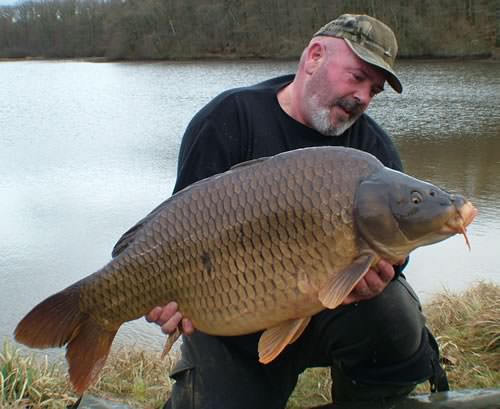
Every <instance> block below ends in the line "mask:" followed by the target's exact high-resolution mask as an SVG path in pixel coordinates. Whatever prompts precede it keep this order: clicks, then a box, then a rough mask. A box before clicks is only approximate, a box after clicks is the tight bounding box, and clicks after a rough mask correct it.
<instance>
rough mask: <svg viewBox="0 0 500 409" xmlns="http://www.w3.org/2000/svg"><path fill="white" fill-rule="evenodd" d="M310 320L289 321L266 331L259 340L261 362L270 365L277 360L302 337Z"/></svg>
mask: <svg viewBox="0 0 500 409" xmlns="http://www.w3.org/2000/svg"><path fill="white" fill-rule="evenodd" d="M310 320H311V317H305V318H299V319H296V320H289V321H285V322H283V323H282V324H280V325H278V326H276V327H273V328H269V329H267V330H266V331H264V333H263V334H262V335H261V337H260V339H259V361H260V362H261V363H263V364H268V363H269V362H271V361H272V360H273V359H274V358H276V357H277V356H278V355H279V354H280V352H281V351H283V349H285V347H286V346H287V345H288V344H291V343H292V342H294V341H296V340H297V338H298V337H300V335H301V334H302V332H304V330H305V329H306V327H307V324H309V321H310Z"/></svg>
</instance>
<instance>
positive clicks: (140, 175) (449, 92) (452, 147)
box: [0, 61, 500, 348]
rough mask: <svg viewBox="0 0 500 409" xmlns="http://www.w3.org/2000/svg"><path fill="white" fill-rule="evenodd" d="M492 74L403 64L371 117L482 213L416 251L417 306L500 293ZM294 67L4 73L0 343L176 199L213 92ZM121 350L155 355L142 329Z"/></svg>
mask: <svg viewBox="0 0 500 409" xmlns="http://www.w3.org/2000/svg"><path fill="white" fill-rule="evenodd" d="M498 68H499V65H498V64H494V63H491V62H449V61H448V62H422V61H421V62H402V63H401V64H400V65H399V70H400V72H401V77H402V81H403V84H404V87H405V89H404V93H403V94H402V95H398V94H396V93H394V92H392V91H391V90H390V89H388V90H387V91H386V92H385V93H383V94H382V95H381V96H379V97H377V99H376V101H374V103H373V106H372V108H370V113H371V115H372V116H373V117H375V118H376V119H377V120H378V121H379V122H380V124H382V125H383V126H384V128H385V129H386V130H387V131H388V132H389V133H390V134H391V135H392V136H393V137H394V139H395V141H396V143H397V145H398V147H399V149H400V152H401V156H402V158H403V161H404V164H405V167H406V170H407V171H408V172H409V173H411V174H413V175H415V176H417V177H420V178H425V179H429V180H431V181H433V182H435V183H437V184H439V185H441V186H442V187H444V188H446V189H447V190H450V191H455V192H461V193H464V194H466V195H467V196H469V197H470V198H471V200H473V202H474V203H475V204H476V205H477V207H478V208H479V210H480V215H479V217H478V219H477V222H476V223H474V224H473V225H472V227H471V228H470V230H469V238H470V241H471V244H472V251H471V252H469V251H467V249H466V247H465V244H464V240H463V238H462V237H454V238H452V239H450V240H447V241H445V242H443V243H440V244H437V245H433V246H430V247H427V248H423V249H419V250H417V251H416V252H415V253H414V256H413V257H412V262H411V264H410V265H409V267H408V268H407V271H406V273H407V276H408V278H409V280H410V282H411V283H412V284H413V285H414V287H415V289H416V290H417V292H418V293H419V294H420V295H421V297H422V298H423V299H424V300H425V299H428V297H429V296H430V295H431V294H433V293H435V292H437V291H440V290H441V289H443V288H447V289H450V290H454V291H459V290H463V289H465V288H467V287H468V286H469V285H471V283H473V282H475V281H477V280H480V279H486V280H491V281H495V282H500V267H499V266H498V263H497V262H496V257H497V254H498V250H499V247H500V237H499V233H500V205H499V203H500V200H499V199H500V142H499V140H500V77H499V76H498ZM294 69H295V63H291V62H262V61H260V62H251V61H245V62H230V63H227V62H209V63H207V62H196V63H89V62H75V61H72V62H69V61H59V62H55V61H50V62H44V61H26V62H19V61H18V62H2V63H0V94H1V98H0V175H1V176H2V177H1V178H0V210H1V211H2V215H3V217H2V221H1V222H0V224H1V229H0V311H1V313H0V336H2V337H11V334H12V331H13V329H14V327H15V325H16V323H17V322H18V321H19V319H20V318H21V317H22V316H23V315H24V314H25V313H26V312H27V311H28V310H29V309H30V308H31V307H33V306H34V304H35V303H37V302H39V301H40V300H42V299H43V298H45V297H47V296H48V295H50V294H52V293H54V292H55V291H57V290H59V289H62V288H64V287H65V286H67V285H69V284H71V283H73V282H74V281H76V280H78V279H80V278H82V277H84V276H86V275H88V274H89V273H91V272H93V271H95V270H96V269H98V268H99V267H101V266H102V265H103V264H104V263H106V262H107V261H108V260H109V257H110V252H111V249H112V247H113V245H114V243H115V242H116V240H117V239H118V238H119V237H120V235H121V234H122V233H123V232H124V231H125V230H126V229H127V228H128V227H130V226H131V225H133V224H134V223H135V222H136V221H138V220H139V219H140V218H142V217H143V216H144V215H145V214H146V213H147V212H149V211H150V210H151V209H152V208H153V207H155V206H156V205H157V204H158V203H160V202H161V201H163V200H164V199H165V198H167V197H168V196H169V195H170V193H171V190H172V187H173V184H174V179H175V172H176V156H177V151H178V148H179V143H180V138H181V135H182V133H183V131H184V129H185V127H186V125H187V123H188V121H189V119H190V118H191V117H192V115H193V114H194V113H195V112H196V111H197V110H198V109H199V108H201V107H202V106H203V105H204V104H205V103H206V102H208V101H209V100H210V99H211V98H212V97H213V96H215V95H216V94H217V93H219V92H221V91H223V90H224V89H227V88H229V87H235V86H241V85H246V84H252V83H255V82H258V81H260V80H264V79H266V78H269V77H271V76H275V75H281V74H284V73H289V72H292V71H294ZM118 339H119V341H120V342H122V343H139V344H141V345H149V346H151V347H153V348H161V344H162V342H163V340H162V338H161V337H160V336H159V330H158V329H157V328H156V327H154V326H153V325H148V324H146V323H144V321H143V320H138V321H136V322H134V323H132V324H128V325H127V326H126V329H124V330H122V331H120V333H119V336H118Z"/></svg>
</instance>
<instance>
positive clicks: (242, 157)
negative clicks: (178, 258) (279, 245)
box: [174, 75, 402, 359]
mask: <svg viewBox="0 0 500 409" xmlns="http://www.w3.org/2000/svg"><path fill="white" fill-rule="evenodd" d="M292 80H293V75H287V76H282V77H278V78H273V79H271V80H268V81H265V82H262V83H259V84H257V85H254V86H250V87H244V88H235V89H231V90H228V91H226V92H223V93H222V94H220V95H218V96H217V97H216V98H214V99H213V100H212V101H211V102H210V103H208V104H207V105H206V106H205V107H204V108H202V109H201V110H200V111H199V112H198V113H197V114H196V115H195V116H194V118H193V119H192V120H191V122H190V123H189V125H188V127H187V129H186V132H185V134H184V137H183V139H182V143H181V148H180V153H179V163H178V173H177V182H176V185H175V188H174V192H177V191H179V190H181V189H183V188H184V187H186V186H188V185H190V184H191V183H193V182H196V181H197V180H200V179H203V178H206V177H209V176H211V175H214V174H216V173H221V172H224V171H226V170H228V169H229V168H230V167H231V166H234V165H236V164H238V163H240V162H243V161H246V160H250V159H256V158H260V157H264V156H271V155H274V154H277V153H280V152H284V151H289V150H292V149H298V148H305V147H309V146H325V145H330V146H348V147H352V148H356V149H360V150H363V151H366V152H369V153H371V154H373V155H374V156H376V157H377V158H378V159H379V160H380V161H381V162H382V163H383V164H384V165H385V166H387V167H390V168H393V169H396V170H402V164H401V160H400V158H399V154H398V152H397V150H396V148H395V146H394V144H393V143H392V141H391V139H390V138H389V136H388V135H387V134H386V133H385V132H384V131H383V130H382V129H381V128H380V127H379V126H378V125H377V124H376V122H375V121H374V120H373V119H371V118H370V117H369V116H368V115H366V114H363V115H361V117H360V118H359V119H358V120H357V121H356V122H355V123H354V124H353V125H352V126H351V127H350V128H349V129H348V130H347V131H346V132H344V133H343V134H342V135H340V136H325V135H323V134H321V133H319V132H317V131H315V130H314V129H312V128H309V127H307V126H305V125H303V124H301V123H300V122H297V121H296V120H294V119H293V118H291V117H290V116H289V115H288V114H286V113H285V112H284V111H283V110H282V108H281V107H280V105H279V103H278V98H277V92H278V91H279V90H280V89H281V88H283V87H284V86H286V85H287V84H289V83H290V82H291V81H292ZM400 272H401V268H400V267H398V268H396V274H397V275H398V274H400ZM259 336H260V333H257V334H249V335H244V336H238V337H220V338H221V339H223V340H224V342H225V343H226V344H227V345H228V346H230V347H231V348H232V349H233V351H236V350H237V351H240V353H243V354H245V355H246V356H248V357H251V359H256V358H255V356H254V355H256V354H257V343H258V339H259Z"/></svg>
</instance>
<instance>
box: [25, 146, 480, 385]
mask: <svg viewBox="0 0 500 409" xmlns="http://www.w3.org/2000/svg"><path fill="white" fill-rule="evenodd" d="M476 212H477V211H476V209H475V208H474V207H473V206H472V205H471V204H470V202H468V201H467V200H466V199H465V198H463V197H462V196H459V195H450V194H448V193H446V192H444V191H442V190H441V189H439V188H437V187H435V186H433V185H432V184H429V183H426V182H423V181H420V180H418V179H415V178H412V177H410V176H407V175H405V174H403V173H400V172H396V171H394V170H391V169H388V168H386V167H384V166H383V165H382V163H381V162H379V161H378V160H377V159H376V158H375V157H373V156H372V155H370V154H367V153H364V152H361V151H358V150H354V149H349V148H334V147H321V148H306V149H300V150H295V151H291V152H287V153H282V154H279V155H276V156H273V157H269V158H264V159H258V160H255V161H250V162H247V163H244V164H241V165H237V166H235V167H233V168H232V169H231V170H229V171H227V172H225V173H223V174H220V175H216V176H212V177H209V178H207V179H204V180H202V181H200V182H197V183H195V184H193V185H191V186H189V187H187V188H186V189H184V190H182V191H181V192H179V193H177V194H175V195H173V196H172V197H171V198H169V199H168V200H166V201H165V202H164V203H163V204H161V205H160V206H159V207H157V208H156V209H155V210H154V211H153V212H152V213H151V214H150V215H148V216H147V217H146V218H144V219H143V220H141V221H140V222H139V223H138V224H137V225H136V226H134V227H133V228H132V229H130V230H129V231H128V232H127V233H125V235H124V236H123V237H122V238H121V239H120V240H119V242H118V243H117V244H116V246H115V248H114V251H113V258H112V260H111V261H110V262H109V263H108V264H107V265H105V266H104V267H103V268H102V269H100V270H99V271H97V272H96V273H94V274H92V275H90V276H88V277H86V278H84V279H82V280H80V281H78V282H76V283H75V284H73V285H71V286H69V287H68V288H66V289H64V290H62V291H60V292H59V293H57V294H55V295H52V296H51V297H49V298H47V299H46V300H45V301H42V302H41V303H40V304H39V305H37V306H36V307H35V308H34V309H33V310H32V311H31V312H30V313H28V314H27V315H26V317H24V318H23V320H22V321H21V322H20V323H19V324H18V326H17V328H16V330H15V337H16V340H17V341H19V342H21V343H23V344H26V345H28V346H31V347H38V348H44V347H54V346H62V345H65V344H66V345H67V353H66V357H67V360H68V363H69V374H70V380H71V382H72V383H73V385H74V387H75V389H76V391H77V392H83V391H84V390H85V389H86V388H87V387H88V386H89V384H90V383H91V382H92V381H93V380H94V379H95V377H96V376H97V373H98V372H99V370H100V369H101V367H102V365H103V364H104V361H105V359H106V357H107V355H108V352H109V349H110V347H111V343H112V342H113V338H114V336H115V334H116V332H117V330H118V328H119V327H120V326H121V325H122V324H123V323H124V322H125V321H129V320H133V319H136V318H138V317H141V316H143V315H144V314H145V313H147V312H148V311H150V310H151V309H152V308H153V307H154V306H156V305H164V304H166V303H168V302H169V301H171V300H175V301H177V303H178V305H179V310H180V311H181V312H182V314H183V315H184V316H185V317H188V318H190V319H191V320H192V321H193V323H194V325H195V327H196V328H197V329H199V330H201V331H204V332H206V333H209V334H216V335H239V334H246V333H252V332H256V331H259V330H265V332H264V333H263V335H262V336H261V338H260V341H259V356H260V361H261V362H263V363H267V362H270V361H271V360H272V359H274V358H275V357H276V356H277V355H278V354H279V353H280V352H281V351H282V350H283V349H284V348H285V347H286V345H288V344H289V343H291V342H293V341H294V340H295V339H297V338H298V337H299V336H300V334H301V333H302V332H303V331H304V329H305V327H306V326H307V324H308V322H309V320H310V317H311V316H312V315H313V314H315V313H317V312H319V311H320V310H322V309H324V308H325V307H326V308H335V307H337V306H338V305H339V304H340V303H342V301H343V299H344V298H345V297H346V296H347V295H348V294H349V293H350V291H351V289H352V288H353V287H354V286H355V285H356V283H357V282H358V281H359V280H360V279H361V278H362V277H363V275H364V274H365V273H366V272H367V270H368V269H369V268H370V266H374V265H375V264H376V263H377V262H378V261H379V259H380V258H384V259H386V260H388V261H389V262H392V263H399V262H401V261H402V260H404V259H405V258H406V257H407V255H408V254H409V253H410V252H411V251H412V250H413V249H415V248H416V247H418V246H422V245H427V244H431V243H435V242H438V241H440V240H444V239H446V238H447V237H450V236H452V235H453V234H455V233H463V234H464V235H465V227H466V226H467V225H468V224H469V223H470V222H471V221H472V219H473V218H474V216H475V214H476Z"/></svg>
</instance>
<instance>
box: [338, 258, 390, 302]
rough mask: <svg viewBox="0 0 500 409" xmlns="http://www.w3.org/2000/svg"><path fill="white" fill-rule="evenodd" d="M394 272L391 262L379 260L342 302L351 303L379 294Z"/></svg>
mask: <svg viewBox="0 0 500 409" xmlns="http://www.w3.org/2000/svg"><path fill="white" fill-rule="evenodd" d="M395 274H396V273H395V271H394V267H393V266H392V264H391V263H389V262H387V261H385V260H380V261H379V262H378V264H377V266H376V267H375V268H370V269H369V270H368V272H367V273H366V274H365V276H364V277H363V278H362V279H361V281H360V282H359V283H358V284H356V287H354V288H353V289H352V291H351V293H350V294H349V295H348V296H347V297H346V298H345V300H344V301H343V303H342V304H353V303H357V302H359V301H364V300H369V299H371V298H373V297H375V296H377V295H379V294H380V293H381V292H382V291H384V289H385V287H387V285H388V284H389V283H390V282H391V281H392V279H393V278H394V275H395Z"/></svg>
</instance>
